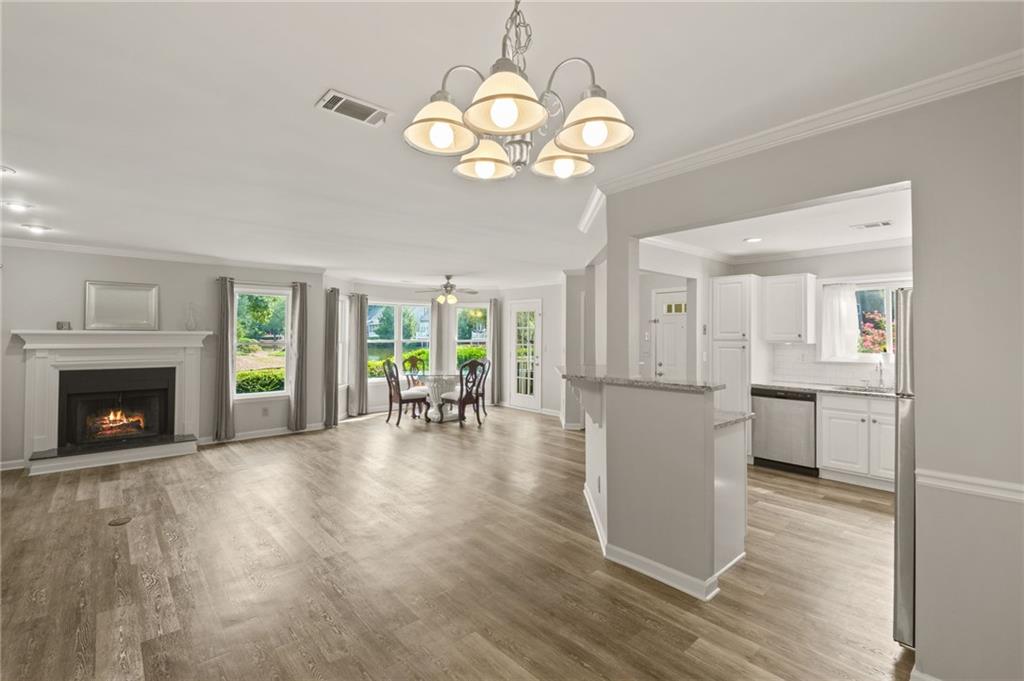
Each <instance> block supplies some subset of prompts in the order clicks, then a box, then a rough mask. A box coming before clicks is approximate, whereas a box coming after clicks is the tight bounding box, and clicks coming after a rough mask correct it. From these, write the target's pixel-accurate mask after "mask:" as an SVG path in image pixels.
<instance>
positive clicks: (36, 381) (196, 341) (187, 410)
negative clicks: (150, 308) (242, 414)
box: [11, 329, 212, 463]
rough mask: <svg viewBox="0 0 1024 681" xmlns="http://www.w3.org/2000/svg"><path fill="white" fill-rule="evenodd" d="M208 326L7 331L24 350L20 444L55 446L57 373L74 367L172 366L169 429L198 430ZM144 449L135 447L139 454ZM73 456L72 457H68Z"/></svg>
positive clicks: (38, 448)
mask: <svg viewBox="0 0 1024 681" xmlns="http://www.w3.org/2000/svg"><path fill="white" fill-rule="evenodd" d="M211 333H212V332H210V331H51V330H31V329H30V330H21V329H16V330H13V331H11V335H12V336H17V337H19V338H21V339H22V341H23V342H24V350H25V444H24V455H25V461H26V463H28V461H29V458H30V457H31V456H32V454H33V453H34V452H42V451H45V450H48V449H53V448H55V447H56V446H57V419H58V412H59V405H58V397H59V393H60V372H61V371H67V370H75V369H134V368H145V367H173V368H174V369H175V372H174V376H175V378H174V434H175V435H198V434H199V395H200V390H199V382H200V362H201V353H202V348H203V341H204V340H205V339H206V337H207V336H209V335H211ZM142 449H144V448H140V449H139V450H135V451H137V452H138V453H139V454H140V455H141V454H143V452H142V451H141V450H142ZM69 458H75V457H69Z"/></svg>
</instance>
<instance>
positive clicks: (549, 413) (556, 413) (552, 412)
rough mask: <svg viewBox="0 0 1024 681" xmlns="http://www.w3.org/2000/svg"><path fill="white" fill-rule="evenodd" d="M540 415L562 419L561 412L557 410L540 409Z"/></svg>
mask: <svg viewBox="0 0 1024 681" xmlns="http://www.w3.org/2000/svg"><path fill="white" fill-rule="evenodd" d="M540 413H541V414H545V415H546V416H557V417H558V418H562V412H561V410H559V409H541V410H540Z"/></svg>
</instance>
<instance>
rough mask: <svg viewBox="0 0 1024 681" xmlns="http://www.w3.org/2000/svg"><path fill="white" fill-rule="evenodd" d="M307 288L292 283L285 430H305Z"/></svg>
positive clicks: (299, 282) (286, 372) (306, 285)
mask: <svg viewBox="0 0 1024 681" xmlns="http://www.w3.org/2000/svg"><path fill="white" fill-rule="evenodd" d="M308 288H309V285H308V284H306V283H305V282H303V281H295V282H292V318H291V338H290V341H291V342H290V343H289V344H288V356H287V358H286V360H287V363H288V369H287V371H285V375H286V378H287V383H288V430H305V429H306V340H307V339H306V292H307V289H308Z"/></svg>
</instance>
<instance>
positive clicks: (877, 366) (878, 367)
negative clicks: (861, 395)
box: [875, 355, 885, 388]
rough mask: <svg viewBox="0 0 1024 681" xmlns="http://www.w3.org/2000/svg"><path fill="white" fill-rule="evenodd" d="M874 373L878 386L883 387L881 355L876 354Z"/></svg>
mask: <svg viewBox="0 0 1024 681" xmlns="http://www.w3.org/2000/svg"><path fill="white" fill-rule="evenodd" d="M875 373H876V374H878V387H879V388H884V387H885V379H884V377H883V370H882V356H881V355H878V359H877V360H876V362H875Z"/></svg>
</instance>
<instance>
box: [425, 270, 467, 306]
mask: <svg viewBox="0 0 1024 681" xmlns="http://www.w3.org/2000/svg"><path fill="white" fill-rule="evenodd" d="M454 276H455V275H454V274H446V275H444V283H443V284H441V285H440V286H438V287H436V288H428V289H426V290H423V291H417V292H416V293H435V292H438V293H437V297H436V298H434V300H436V301H437V302H438V303H440V304H442V305H444V304H445V303H448V304H449V305H454V304H455V303H457V302H459V299H458V298H456V297H455V284H453V283H452V277H454ZM462 291H463V292H464V293H468V294H469V295H471V296H475V295H476V294H477V293H479V291H474V290H473V289H471V288H464V289H462Z"/></svg>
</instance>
